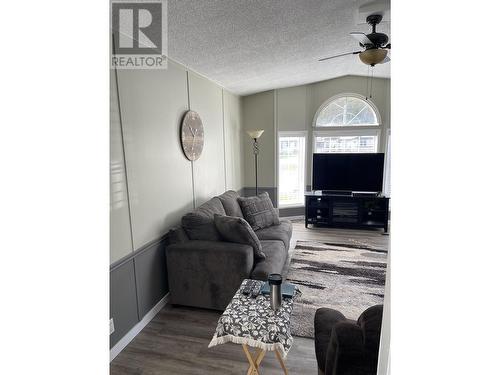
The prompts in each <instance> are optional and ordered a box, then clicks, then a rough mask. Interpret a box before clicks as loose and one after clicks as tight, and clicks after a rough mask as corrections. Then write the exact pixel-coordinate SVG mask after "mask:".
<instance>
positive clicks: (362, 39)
mask: <svg viewBox="0 0 500 375" xmlns="http://www.w3.org/2000/svg"><path fill="white" fill-rule="evenodd" d="M349 35H350V36H352V37H353V38H354V39H356V40H357V41H358V42H360V43H361V44H362V45H366V44H373V42H372V41H371V40H370V39H369V38H368V37H367V36H366V34H365V33H360V32H357V31H354V32H352V33H350V34H349Z"/></svg>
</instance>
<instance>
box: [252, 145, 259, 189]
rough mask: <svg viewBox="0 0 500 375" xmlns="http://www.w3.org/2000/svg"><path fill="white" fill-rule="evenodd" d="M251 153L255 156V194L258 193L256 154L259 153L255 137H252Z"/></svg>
mask: <svg viewBox="0 0 500 375" xmlns="http://www.w3.org/2000/svg"><path fill="white" fill-rule="evenodd" d="M253 154H254V157H255V195H259V192H258V186H259V185H258V182H257V181H258V168H257V155H258V154H259V142H258V141H257V138H254V139H253Z"/></svg>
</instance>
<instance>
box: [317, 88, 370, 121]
mask: <svg viewBox="0 0 500 375" xmlns="http://www.w3.org/2000/svg"><path fill="white" fill-rule="evenodd" d="M363 125H365V126H366V125H368V126H372V125H379V121H378V116H377V112H376V110H375V108H374V106H372V105H371V104H370V103H369V102H368V101H366V100H364V99H362V98H360V97H358V96H353V94H347V95H337V96H334V97H333V98H330V99H329V100H327V101H326V102H325V103H324V104H323V105H322V106H321V107H320V109H319V111H318V113H317V115H316V121H315V126H340V127H343V126H363Z"/></svg>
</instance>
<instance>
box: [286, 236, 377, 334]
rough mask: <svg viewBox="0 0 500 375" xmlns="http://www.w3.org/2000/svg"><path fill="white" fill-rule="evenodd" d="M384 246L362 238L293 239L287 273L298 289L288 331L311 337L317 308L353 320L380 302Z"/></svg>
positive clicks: (289, 280) (288, 279) (289, 279)
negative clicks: (338, 240)
mask: <svg viewBox="0 0 500 375" xmlns="http://www.w3.org/2000/svg"><path fill="white" fill-rule="evenodd" d="M386 259H387V249H380V248H374V247H373V246H371V245H368V244H366V243H364V242H362V241H353V243H332V242H313V241H300V240H299V241H297V245H296V246H295V250H294V254H293V258H292V260H291V263H290V268H289V271H288V275H287V281H288V282H291V283H293V284H296V285H297V286H298V287H299V289H300V290H301V292H302V296H301V297H299V298H298V299H297V300H296V301H295V303H294V307H293V314H292V334H293V335H294V336H302V337H311V338H312V337H314V313H315V311H316V310H317V309H318V308H320V307H329V308H332V309H335V310H338V311H340V312H342V313H343V314H344V315H345V316H346V318H348V319H355V320H356V319H357V318H358V316H359V315H360V314H361V313H362V312H363V311H364V310H365V309H367V308H368V307H370V306H373V305H377V304H381V303H383V301H384V285H385V271H386V265H387V260H386Z"/></svg>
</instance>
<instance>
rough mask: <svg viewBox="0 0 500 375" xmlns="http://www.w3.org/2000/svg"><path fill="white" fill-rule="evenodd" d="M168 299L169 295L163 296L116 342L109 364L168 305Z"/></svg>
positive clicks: (110, 354) (110, 352)
mask: <svg viewBox="0 0 500 375" xmlns="http://www.w3.org/2000/svg"><path fill="white" fill-rule="evenodd" d="M169 297H170V293H167V294H165V296H164V297H163V298H162V299H161V300H159V301H158V303H157V304H156V305H155V306H154V307H153V308H152V309H151V310H149V311H148V312H147V314H146V315H144V318H142V319H141V321H140V322H139V323H137V324H136V325H135V326H134V327H132V329H131V330H130V331H128V332H127V333H126V334H125V336H123V337H122V338H121V339H120V341H118V342H117V343H116V344H115V345H114V346H113V347H112V348H111V350H110V351H109V362H111V361H113V359H115V358H116V356H117V355H118V354H120V352H121V351H122V350H123V349H125V347H126V346H127V345H128V344H130V342H131V341H132V340H133V339H134V337H135V336H137V335H138V334H139V332H141V331H142V330H143V329H144V327H146V325H147V324H148V323H149V322H150V321H151V320H153V318H154V317H155V316H156V314H158V313H159V312H160V310H161V309H162V308H163V307H164V306H165V305H166V304H167V303H168V300H169Z"/></svg>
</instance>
